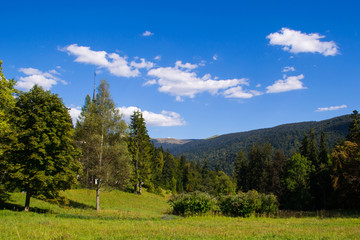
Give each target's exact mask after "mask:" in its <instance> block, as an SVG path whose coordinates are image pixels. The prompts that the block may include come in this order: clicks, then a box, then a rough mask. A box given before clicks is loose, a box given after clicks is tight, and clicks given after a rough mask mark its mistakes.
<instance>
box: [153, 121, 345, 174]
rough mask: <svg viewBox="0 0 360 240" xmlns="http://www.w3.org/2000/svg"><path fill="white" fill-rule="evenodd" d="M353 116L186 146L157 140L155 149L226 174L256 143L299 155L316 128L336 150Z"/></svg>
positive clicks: (230, 136)
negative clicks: (217, 169)
mask: <svg viewBox="0 0 360 240" xmlns="http://www.w3.org/2000/svg"><path fill="white" fill-rule="evenodd" d="M351 121H352V120H351V118H350V115H343V116H340V117H336V118H332V119H327V120H323V121H319V122H302V123H292V124H285V125H280V126H276V127H273V128H266V129H258V130H253V131H249V132H240V133H231V134H225V135H221V136H217V137H214V138H210V139H203V140H190V141H189V142H188V143H185V144H166V143H160V142H158V141H156V139H154V142H155V146H163V147H164V149H166V148H169V149H170V152H171V153H172V154H174V155H176V156H181V155H184V156H185V157H186V159H188V160H189V161H195V162H197V161H203V160H204V159H207V161H208V165H209V167H210V168H211V169H215V168H216V165H218V164H219V165H220V166H221V169H223V170H224V171H225V173H227V174H231V173H232V172H233V171H234V169H235V165H234V163H235V160H236V157H237V154H238V153H239V151H240V150H243V151H244V153H245V154H246V155H247V154H248V153H249V151H250V149H251V147H252V145H253V144H256V143H257V144H260V145H263V144H265V143H270V144H271V146H273V148H274V149H282V150H283V151H284V153H285V155H287V156H291V155H292V154H294V153H295V152H298V149H299V147H300V146H301V141H302V139H303V137H304V134H307V133H308V132H309V131H310V129H311V128H312V129H314V132H315V136H316V139H320V135H321V132H322V131H323V132H324V133H325V134H326V143H327V146H328V147H329V148H333V147H334V145H336V144H337V143H338V142H340V141H342V140H344V139H345V138H346V135H347V132H348V129H349V125H350V123H351Z"/></svg>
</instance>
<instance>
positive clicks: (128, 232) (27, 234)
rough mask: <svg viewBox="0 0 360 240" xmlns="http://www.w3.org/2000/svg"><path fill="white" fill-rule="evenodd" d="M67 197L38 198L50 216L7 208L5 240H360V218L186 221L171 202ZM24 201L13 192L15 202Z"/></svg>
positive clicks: (120, 195)
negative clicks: (61, 200)
mask: <svg viewBox="0 0 360 240" xmlns="http://www.w3.org/2000/svg"><path fill="white" fill-rule="evenodd" d="M63 194H64V196H66V197H67V198H68V199H70V200H72V201H73V206H75V207H70V206H65V207H60V206H57V205H56V204H51V203H47V202H44V201H40V200H36V199H32V202H31V206H33V207H37V208H38V209H43V210H44V209H45V210H48V212H47V213H35V212H29V213H25V212H22V211H21V212H16V211H11V210H1V211H0V239H360V219H359V218H357V217H336V218H335V217H332V218H325V217H320V216H318V217H317V216H312V217H301V218H295V217H286V218H285V217H276V218H268V217H250V218H232V217H224V216H202V217H201V216H200V217H188V218H182V217H177V216H172V215H167V212H168V211H169V206H168V204H167V198H164V197H161V196H157V195H153V194H149V193H146V192H145V193H144V194H143V195H141V196H138V195H134V194H131V193H124V192H120V191H111V192H102V195H101V207H102V210H101V211H100V212H99V213H98V212H96V210H94V208H93V206H94V205H95V192H93V191H89V190H70V191H66V192H64V193H63ZM24 198H25V194H22V193H16V194H13V195H12V200H13V204H19V205H20V204H21V205H22V204H23V202H24ZM74 202H75V203H74ZM315 215H316V214H315ZM289 216H291V214H289Z"/></svg>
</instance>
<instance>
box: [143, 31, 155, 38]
mask: <svg viewBox="0 0 360 240" xmlns="http://www.w3.org/2000/svg"><path fill="white" fill-rule="evenodd" d="M152 35H154V33H152V32H150V31H148V30H146V31H145V32H143V34H142V36H143V37H149V36H152Z"/></svg>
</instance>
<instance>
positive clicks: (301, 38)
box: [266, 28, 339, 56]
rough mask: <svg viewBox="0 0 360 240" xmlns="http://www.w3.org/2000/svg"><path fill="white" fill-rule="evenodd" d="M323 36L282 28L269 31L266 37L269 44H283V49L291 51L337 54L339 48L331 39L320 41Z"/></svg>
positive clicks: (326, 54) (327, 54) (325, 54)
mask: <svg viewBox="0 0 360 240" xmlns="http://www.w3.org/2000/svg"><path fill="white" fill-rule="evenodd" d="M324 37H325V36H322V35H319V34H318V33H310V34H306V33H302V32H301V31H296V30H292V29H289V28H282V29H281V30H280V31H279V32H275V33H271V34H269V35H268V36H267V37H266V38H267V39H270V45H279V46H283V50H284V51H288V52H291V53H295V54H296V53H302V52H310V53H320V54H322V55H324V56H335V55H336V54H339V50H338V49H339V48H338V46H337V45H336V43H335V42H333V41H329V42H326V41H320V40H321V39H322V38H324Z"/></svg>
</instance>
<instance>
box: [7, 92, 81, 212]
mask: <svg viewBox="0 0 360 240" xmlns="http://www.w3.org/2000/svg"><path fill="white" fill-rule="evenodd" d="M14 123H15V124H16V126H17V128H18V130H19V131H18V134H17V139H18V141H17V143H16V145H15V146H14V149H13V150H12V152H11V156H12V158H11V162H12V164H13V165H14V166H15V168H14V169H12V172H11V173H10V174H9V176H10V178H11V182H12V183H13V184H14V187H16V188H18V189H20V190H22V191H26V201H25V211H28V210H29V206H30V198H31V197H35V196H38V197H39V196H42V197H46V198H56V197H58V193H59V191H60V190H65V189H68V188H70V187H71V185H72V184H74V183H76V177H77V175H78V174H79V172H80V169H81V165H80V163H79V162H78V161H77V157H78V151H77V149H76V148H75V147H74V144H73V139H72V137H73V126H72V120H71V117H70V115H69V113H68V110H67V108H66V107H65V106H64V104H63V102H62V100H61V99H60V98H59V97H58V96H57V95H55V94H52V93H50V91H44V90H43V89H42V88H41V87H39V86H37V85H35V86H34V87H33V88H32V89H31V90H30V91H29V92H27V93H22V94H20V95H19V98H18V100H17V102H16V105H15V109H14Z"/></svg>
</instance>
